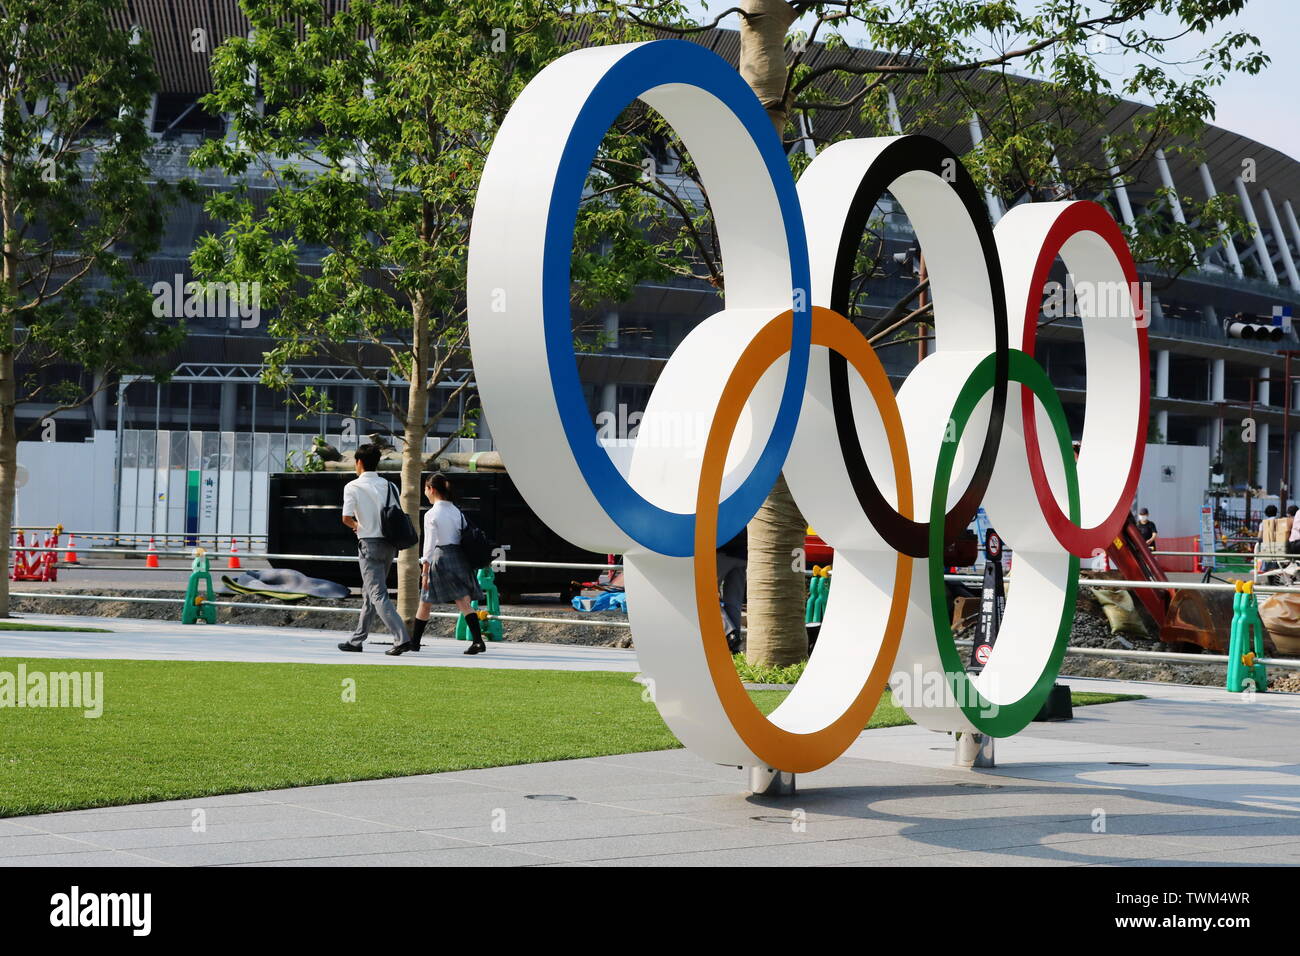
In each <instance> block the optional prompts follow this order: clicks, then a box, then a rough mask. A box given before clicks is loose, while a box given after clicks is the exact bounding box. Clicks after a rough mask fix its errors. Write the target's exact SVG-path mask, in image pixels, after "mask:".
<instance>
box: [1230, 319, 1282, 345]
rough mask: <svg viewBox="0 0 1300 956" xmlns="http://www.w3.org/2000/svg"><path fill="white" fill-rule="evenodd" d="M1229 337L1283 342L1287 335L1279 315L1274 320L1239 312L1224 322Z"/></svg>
mask: <svg viewBox="0 0 1300 956" xmlns="http://www.w3.org/2000/svg"><path fill="white" fill-rule="evenodd" d="M1224 325H1225V327H1226V329H1227V332H1228V337H1229V338H1234V339H1253V340H1255V341H1257V342H1281V341H1282V338H1283V336H1285V335H1286V329H1284V328H1283V327H1282V322H1281V321H1280V317H1279V316H1274V317H1273V320H1272V321H1269V320H1267V319H1260V318H1257V317H1256V316H1253V315H1246V314H1245V313H1244V312H1238V313H1237V314H1236V315H1234V316H1233V317H1232V318H1231V319H1229V320H1228V321H1227V322H1225V323H1224Z"/></svg>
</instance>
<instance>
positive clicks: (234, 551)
mask: <svg viewBox="0 0 1300 956" xmlns="http://www.w3.org/2000/svg"><path fill="white" fill-rule="evenodd" d="M226 569H227V570H230V571H238V570H240V565H239V548H237V547H236V546H235V539H234V538H231V539H230V560H229V561H227V562H226Z"/></svg>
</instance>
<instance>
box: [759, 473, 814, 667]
mask: <svg viewBox="0 0 1300 956" xmlns="http://www.w3.org/2000/svg"><path fill="white" fill-rule="evenodd" d="M804 527H805V525H804V521H803V516H802V515H801V514H799V509H798V508H797V507H796V506H795V503H794V498H792V497H791V496H790V489H789V488H787V487H786V484H785V478H784V477H780V478H778V479H777V481H776V486H775V487H774V488H773V489H772V493H771V494H770V495H768V496H767V500H766V501H765V502H763V507H761V508H759V509H758V514H756V515H754V518H753V520H752V521H750V522H749V568H748V597H747V606H746V621H747V626H748V629H749V630H748V635H747V643H746V647H745V656H746V657H747V658H748V659H749V660H750V661H751V662H753V663H755V664H774V665H776V666H785V665H787V664H794V663H797V662H798V661H801V660H803V659H804V658H805V657H807V656H808V632H807V630H806V629H805V628H804V622H803V612H804V590H805V586H804V574H803V564H804V562H803V544H804Z"/></svg>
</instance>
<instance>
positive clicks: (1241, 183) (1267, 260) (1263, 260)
mask: <svg viewBox="0 0 1300 956" xmlns="http://www.w3.org/2000/svg"><path fill="white" fill-rule="evenodd" d="M1233 182H1234V183H1235V184H1236V186H1237V198H1238V199H1240V200H1241V211H1242V212H1244V213H1245V214H1246V221H1247V222H1249V223H1250V227H1251V229H1250V231H1251V239H1252V240H1253V241H1254V243H1255V257H1256V258H1257V259H1259V264H1260V267H1261V268H1262V269H1263V270H1264V275H1265V276H1267V277H1268V281H1269V283H1270V284H1271V285H1277V284H1278V283H1277V270H1276V269H1274V268H1273V257H1272V256H1270V255H1269V254H1268V243H1267V242H1265V241H1264V230H1263V229H1261V228H1260V225H1259V217H1258V216H1256V215H1255V205H1254V204H1253V203H1252V202H1251V201H1250V193H1248V192H1247V191H1246V181H1245V180H1244V179H1242V178H1241V177H1240V176H1238V177H1237V178H1236V179H1234V180H1233Z"/></svg>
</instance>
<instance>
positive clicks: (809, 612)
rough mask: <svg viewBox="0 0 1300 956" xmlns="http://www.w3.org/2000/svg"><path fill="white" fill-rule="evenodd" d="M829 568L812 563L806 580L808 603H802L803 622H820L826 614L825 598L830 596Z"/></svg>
mask: <svg viewBox="0 0 1300 956" xmlns="http://www.w3.org/2000/svg"><path fill="white" fill-rule="evenodd" d="M830 571H831V569H830V568H823V567H819V566H816V565H814V566H813V570H812V578H810V579H809V581H808V603H807V604H806V605H804V612H803V622H804V623H805V624H820V623H821V622H822V618H823V617H825V616H826V600H827V598H829V597H830V591H831V579H830Z"/></svg>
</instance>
